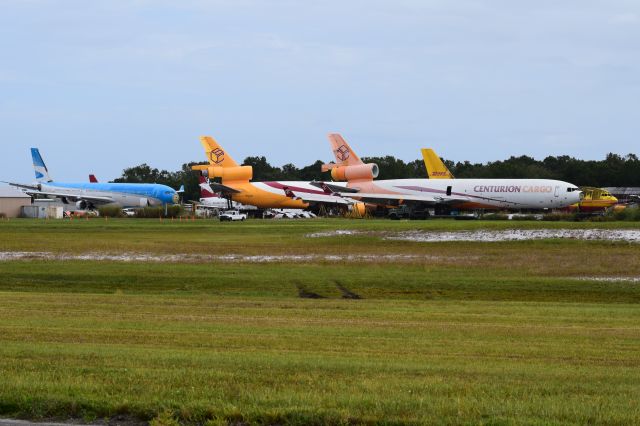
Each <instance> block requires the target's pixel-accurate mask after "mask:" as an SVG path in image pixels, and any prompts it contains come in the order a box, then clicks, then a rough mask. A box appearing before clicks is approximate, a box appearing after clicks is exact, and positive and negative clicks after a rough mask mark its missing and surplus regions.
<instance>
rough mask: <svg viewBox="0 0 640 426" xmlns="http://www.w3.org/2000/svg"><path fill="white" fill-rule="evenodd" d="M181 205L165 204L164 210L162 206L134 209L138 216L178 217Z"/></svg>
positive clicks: (180, 213) (180, 212)
mask: <svg viewBox="0 0 640 426" xmlns="http://www.w3.org/2000/svg"><path fill="white" fill-rule="evenodd" d="M182 213H183V211H182V206H167V208H166V212H165V208H164V207H145V208H142V209H138V210H136V216H135V217H138V218H151V219H153V218H159V217H179V216H180V215H182Z"/></svg>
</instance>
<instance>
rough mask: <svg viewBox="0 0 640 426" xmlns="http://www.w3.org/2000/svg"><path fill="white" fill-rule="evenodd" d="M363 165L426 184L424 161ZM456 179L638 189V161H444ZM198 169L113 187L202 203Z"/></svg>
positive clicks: (272, 174)
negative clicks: (158, 190)
mask: <svg viewBox="0 0 640 426" xmlns="http://www.w3.org/2000/svg"><path fill="white" fill-rule="evenodd" d="M362 160H363V161H364V162H367V163H376V164H377V165H378V166H379V168H380V174H379V176H378V179H405V178H426V177H427V172H426V170H425V167H424V162H423V161H422V159H418V160H414V161H411V162H408V163H406V162H404V161H403V160H401V159H398V158H395V157H393V156H390V155H387V156H385V157H363V158H362ZM443 161H444V163H445V164H446V166H447V167H448V168H449V170H451V172H452V173H453V175H454V176H455V177H456V178H488V179H494V178H514V179H526V178H540V179H558V180H563V181H567V182H571V183H573V184H576V185H578V186H596V187H604V186H640V160H639V159H638V157H637V156H636V155H635V154H628V155H626V156H621V155H618V154H608V155H607V156H606V158H605V159H604V160H579V159H576V158H573V157H570V156H568V155H562V156H559V157H551V156H550V157H547V158H545V159H544V160H536V159H534V158H531V157H528V156H526V155H522V156H520V157H511V158H509V159H507V160H502V161H493V162H488V163H471V162H470V161H464V162H453V161H450V160H446V159H443ZM194 164H200V163H199V162H191V163H186V164H183V165H182V168H181V169H180V170H178V171H175V172H171V171H167V170H158V169H156V168H152V167H151V166H149V165H147V164H141V165H139V166H134V167H130V168H127V169H125V170H124V171H123V172H122V176H121V177H119V178H117V179H115V181H114V182H131V183H144V182H147V183H161V184H165V185H168V186H170V187H172V188H175V189H178V188H179V187H180V186H181V185H184V187H185V193H184V195H183V199H184V200H185V201H189V200H197V199H199V198H200V189H199V187H198V176H197V173H196V172H193V171H191V166H192V165H194ZM242 164H243V165H247V166H252V167H253V180H254V181H271V180H302V181H311V180H325V181H328V180H330V179H331V176H330V174H329V173H328V172H325V173H323V172H321V171H320V166H321V165H322V164H323V162H322V161H320V160H318V161H316V162H315V163H313V164H310V165H308V166H305V167H302V168H298V167H297V166H295V165H294V164H290V163H289V164H285V165H283V166H281V167H278V166H272V165H271V164H269V162H268V161H267V159H266V157H264V156H260V157H247V158H245V159H244V162H243V163H242Z"/></svg>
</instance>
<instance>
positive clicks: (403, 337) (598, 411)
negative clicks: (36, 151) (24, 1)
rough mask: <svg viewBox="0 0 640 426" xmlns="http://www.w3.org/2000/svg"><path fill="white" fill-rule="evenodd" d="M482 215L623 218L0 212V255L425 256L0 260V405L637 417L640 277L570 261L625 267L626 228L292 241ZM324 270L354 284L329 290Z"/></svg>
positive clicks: (492, 419) (275, 415) (521, 420)
mask: <svg viewBox="0 0 640 426" xmlns="http://www.w3.org/2000/svg"><path fill="white" fill-rule="evenodd" d="M558 225H560V226H558ZM485 226H486V227H491V228H492V229H503V228H505V227H509V228H511V227H528V228H531V227H537V228H553V227H560V228H566V227H587V228H589V227H594V228H595V227H598V228H611V227H618V226H623V227H632V226H633V224H628V223H625V224H617V223H614V224H612V223H602V224H581V223H570V224H557V223H539V222H527V223H509V222H506V223H503V222H485V223H480V222H456V221H428V222H391V221H345V220H322V221H299V222H262V221H254V222H251V221H250V222H247V223H244V224H218V223H217V222H206V221H196V222H189V223H176V222H174V223H171V222H170V221H169V222H167V221H165V222H162V223H160V222H159V221H144V220H142V221H140V220H118V221H113V220H111V221H109V222H104V221H103V220H93V221H89V222H86V221H74V222H73V223H69V222H52V221H50V222H46V221H40V222H38V221H10V222H0V251H17V250H20V251H52V252H57V253H67V252H69V253H83V252H89V251H90V252H96V251H97V252H100V251H103V252H109V253H118V252H122V251H126V252H145V253H146V252H149V253H214V254H224V253H228V252H233V253H238V254H257V253H262V254H264V251H265V250H266V251H268V252H269V253H272V252H273V253H283V254H299V253H308V252H310V253H345V252H347V253H370V254H407V253H411V254H420V255H424V258H419V259H412V260H406V261H402V262H395V263H390V262H382V263H377V262H376V261H375V260H370V261H360V262H346V261H335V262H329V261H305V262H295V263H294V262H281V263H267V264H254V263H224V262H200V263H198V262H195V263H194V262H191V263H181V262H175V263H167V262H165V263H135V262H132V263H123V262H99V261H78V260H73V261H61V260H56V261H45V260H37V261H11V262H0V277H2V278H1V279H0V416H5V417H6V416H17V417H24V418H36V419H38V418H57V419H67V418H80V419H83V420H85V421H90V420H94V419H101V418H111V417H114V416H117V415H124V416H125V417H130V418H133V419H140V420H150V419H152V418H154V417H156V416H158V415H159V414H160V415H161V416H160V419H161V420H163V421H164V422H165V423H166V421H167V418H170V417H174V418H176V419H178V420H179V421H180V422H183V423H205V422H207V421H210V423H211V424H214V423H216V422H222V423H226V422H230V423H234V422H247V423H250V424H253V423H257V424H309V423H312V424H313V423H315V424H326V423H331V424H377V423H384V424H425V423H427V424H514V423H516V424H585V423H588V424H620V425H622V424H637V423H639V422H640V408H639V407H640V392H638V383H640V368H638V366H640V325H639V324H640V309H639V308H640V285H639V284H638V283H632V282H595V281H579V280H576V279H575V277H580V276H633V277H637V276H639V275H640V265H639V264H640V262H638V261H637V259H639V258H640V247H638V246H640V244H626V243H605V242H594V241H588V242H587V241H560V240H549V241H535V242H510V243H406V242H393V241H382V240H380V238H378V237H376V236H375V235H363V236H357V237H337V238H317V239H309V238H305V237H304V235H306V234H307V233H310V232H317V231H321V230H329V229H336V228H340V229H346V228H351V229H361V230H367V231H376V232H379V231H388V230H392V231H394V230H397V231H399V230H412V229H448V230H451V229H479V228H483V229H484V227H485ZM338 284H340V285H342V286H343V287H346V288H348V289H349V290H350V291H352V292H353V293H356V294H358V295H359V296H361V297H362V299H361V300H347V299H343V298H342V292H341V291H340V289H339V288H338ZM299 287H303V288H304V289H305V290H307V291H308V292H313V293H316V294H318V295H319V296H322V297H324V298H322V299H303V298H300V297H299V293H298V291H299ZM163 413H164V417H163ZM167 413H168V414H167Z"/></svg>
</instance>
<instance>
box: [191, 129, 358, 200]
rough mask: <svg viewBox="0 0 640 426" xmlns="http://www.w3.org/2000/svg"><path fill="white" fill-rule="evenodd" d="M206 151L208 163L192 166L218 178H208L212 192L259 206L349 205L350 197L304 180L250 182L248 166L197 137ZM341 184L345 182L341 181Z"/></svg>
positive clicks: (251, 171) (208, 137)
mask: <svg viewBox="0 0 640 426" xmlns="http://www.w3.org/2000/svg"><path fill="white" fill-rule="evenodd" d="M200 143H201V144H202V146H203V147H204V150H205V153H206V155H207V160H208V161H209V164H208V165H196V166H192V167H191V168H192V170H197V171H200V172H201V174H202V175H203V176H204V177H205V178H221V183H216V182H210V183H209V185H210V187H211V188H212V189H213V191H215V192H219V193H221V194H223V195H225V196H228V197H229V198H231V199H232V200H233V201H237V202H239V203H242V204H250V205H253V206H256V207H259V208H290V209H305V208H309V207H311V206H315V205H320V204H323V205H329V206H340V205H341V206H350V205H352V204H354V201H353V200H346V199H344V198H343V197H339V196H335V195H332V194H331V191H328V192H327V191H325V190H322V189H319V188H318V187H315V186H313V185H311V184H310V183H309V182H304V181H273V182H250V181H251V179H252V177H253V169H252V167H251V166H240V165H238V163H236V161H235V160H234V159H233V158H231V156H230V155H229V154H228V153H226V152H225V151H224V150H223V149H222V147H221V146H220V145H219V144H218V143H217V142H216V141H215V140H214V139H213V138H212V137H211V136H202V137H200ZM341 186H343V187H344V186H346V185H345V184H341Z"/></svg>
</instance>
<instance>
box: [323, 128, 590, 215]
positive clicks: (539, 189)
mask: <svg viewBox="0 0 640 426" xmlns="http://www.w3.org/2000/svg"><path fill="white" fill-rule="evenodd" d="M329 141H330V143H331V148H332V150H333V153H334V156H335V158H336V163H330V164H325V165H324V166H323V170H331V176H332V178H333V179H334V180H337V181H345V180H346V181H347V182H348V183H347V188H344V187H342V186H337V185H332V184H327V183H325V182H314V185H315V186H318V187H323V188H327V187H328V188H329V189H331V190H332V191H333V192H334V193H335V194H336V195H340V196H343V197H348V198H351V199H355V200H359V201H361V202H364V203H366V204H375V205H383V206H390V205H398V204H407V205H420V206H425V207H436V206H439V207H448V208H451V209H462V210H470V209H555V208H560V207H566V206H569V205H571V204H574V203H577V202H579V201H580V199H581V195H582V192H581V191H580V189H579V188H578V187H577V186H575V185H573V184H570V183H567V182H563V181H559V180H551V179H435V180H434V179H390V180H377V181H374V180H373V179H374V178H376V177H377V176H378V166H377V165H376V164H373V163H369V164H365V163H364V162H362V160H360V158H359V157H358V156H357V155H356V154H355V152H353V150H352V149H351V147H350V146H349V145H348V144H347V142H346V141H345V140H344V139H343V138H342V136H340V135H339V134H335V133H334V134H329Z"/></svg>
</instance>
